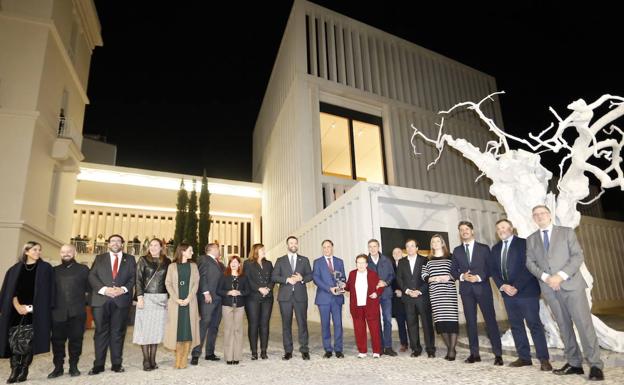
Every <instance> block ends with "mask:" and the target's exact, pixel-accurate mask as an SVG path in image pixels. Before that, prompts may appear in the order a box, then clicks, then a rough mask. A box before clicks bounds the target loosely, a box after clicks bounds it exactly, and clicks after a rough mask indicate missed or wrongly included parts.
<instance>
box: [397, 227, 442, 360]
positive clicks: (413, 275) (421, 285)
mask: <svg viewBox="0 0 624 385" xmlns="http://www.w3.org/2000/svg"><path fill="white" fill-rule="evenodd" d="M405 249H406V250H407V257H405V258H403V259H401V260H400V261H399V266H398V267H397V277H396V279H397V282H398V284H399V287H400V288H401V291H402V295H401V298H402V299H403V304H404V305H405V314H406V316H407V334H408V335H409V341H410V348H411V349H412V354H411V356H412V357H418V356H419V355H420V354H421V353H422V346H421V345H420V331H419V330H418V318H419V317H420V319H421V321H422V327H423V334H424V337H425V350H426V351H427V356H428V357H429V358H433V357H435V338H434V335H433V317H432V314H431V303H430V302H429V290H428V286H427V283H426V282H425V281H423V279H422V268H423V266H424V265H426V264H427V259H426V258H425V257H423V256H422V255H418V243H417V242H416V240H414V239H408V240H407V241H406V242H405Z"/></svg>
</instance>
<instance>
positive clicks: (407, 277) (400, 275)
mask: <svg viewBox="0 0 624 385" xmlns="http://www.w3.org/2000/svg"><path fill="white" fill-rule="evenodd" d="M426 264H427V258H425V257H423V256H422V255H418V256H417V257H416V263H415V264H414V271H412V270H411V269H410V263H409V259H408V257H405V258H403V259H401V260H400V261H399V266H398V267H397V277H396V279H397V283H398V285H399V287H400V288H401V291H403V296H402V297H401V298H402V299H403V302H405V303H411V302H414V301H416V300H418V299H419V298H420V297H421V296H419V297H418V298H412V297H410V296H409V295H407V294H406V293H405V291H406V290H407V289H410V290H420V291H421V292H422V293H423V296H427V295H428V293H429V286H428V285H427V283H426V282H425V281H424V280H423V279H422V268H423V266H425V265H426Z"/></svg>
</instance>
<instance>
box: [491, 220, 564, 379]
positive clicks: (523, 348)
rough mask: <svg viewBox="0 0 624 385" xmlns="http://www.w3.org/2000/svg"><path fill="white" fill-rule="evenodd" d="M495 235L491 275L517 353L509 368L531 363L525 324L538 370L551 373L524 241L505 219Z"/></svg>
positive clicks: (535, 286) (535, 290)
mask: <svg viewBox="0 0 624 385" xmlns="http://www.w3.org/2000/svg"><path fill="white" fill-rule="evenodd" d="M496 234H498V238H500V242H498V243H497V244H495V245H494V246H493V247H492V253H491V257H492V263H491V264H490V266H491V269H490V273H491V274H492V279H493V280H494V283H496V286H497V287H498V289H499V290H500V292H501V296H502V297H503V301H504V302H505V309H507V318H508V319H509V323H510V324H511V334H512V336H513V339H514V344H515V345H516V352H517V353H518V359H517V360H515V361H514V362H512V363H510V364H509V366H511V367H521V366H530V365H532V364H533V363H532V362H531V345H530V344H529V339H528V338H527V335H526V329H525V327H524V321H526V323H527V325H528V326H529V330H530V331H531V337H533V343H534V344H535V352H536V353H537V358H538V359H539V360H540V369H541V370H543V371H551V370H552V366H551V365H550V362H549V358H550V357H549V354H548V346H547V344H546V336H545V335H544V327H543V326H542V322H541V321H540V317H539V296H540V288H539V284H538V283H537V279H536V278H535V277H534V276H533V275H532V274H531V273H530V272H529V270H528V269H527V268H526V239H524V238H519V237H516V236H514V234H513V225H512V224H511V221H509V220H508V219H501V220H499V221H498V222H496Z"/></svg>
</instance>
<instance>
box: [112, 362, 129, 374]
mask: <svg viewBox="0 0 624 385" xmlns="http://www.w3.org/2000/svg"><path fill="white" fill-rule="evenodd" d="M111 370H112V371H113V372H115V373H123V372H125V371H126V369H124V367H123V366H121V364H115V365H113V366H112V367H111Z"/></svg>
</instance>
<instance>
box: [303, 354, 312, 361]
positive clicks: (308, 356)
mask: <svg viewBox="0 0 624 385" xmlns="http://www.w3.org/2000/svg"><path fill="white" fill-rule="evenodd" d="M301 358H303V359H304V360H306V361H307V360H309V359H310V353H308V352H303V353H301Z"/></svg>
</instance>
